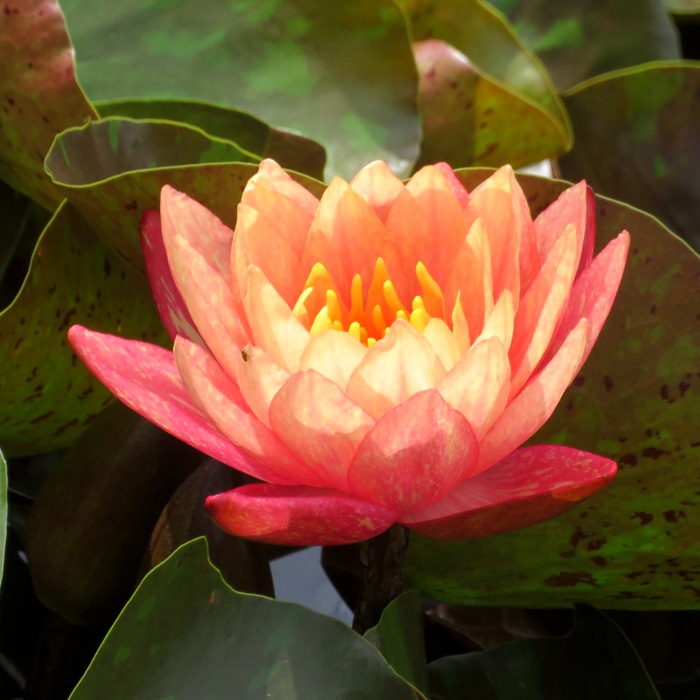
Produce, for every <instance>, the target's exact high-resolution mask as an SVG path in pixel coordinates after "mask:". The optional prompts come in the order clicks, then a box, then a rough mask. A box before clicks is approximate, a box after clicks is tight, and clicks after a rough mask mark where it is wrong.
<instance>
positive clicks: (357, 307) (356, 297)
mask: <svg viewBox="0 0 700 700" xmlns="http://www.w3.org/2000/svg"><path fill="white" fill-rule="evenodd" d="M364 315H365V304H364V300H363V299H362V277H360V275H355V276H354V277H353V278H352V284H351V286H350V315H349V316H348V322H349V323H353V322H354V321H359V320H360V319H362V318H364Z"/></svg>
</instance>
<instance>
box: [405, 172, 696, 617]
mask: <svg viewBox="0 0 700 700" xmlns="http://www.w3.org/2000/svg"><path fill="white" fill-rule="evenodd" d="M485 175H486V174H485V173H478V172H477V171H463V172H462V173H460V178H461V179H462V180H463V182H465V184H466V185H467V187H468V188H470V189H471V188H472V187H473V186H474V185H475V184H476V183H477V182H479V181H480V180H482V179H483V178H484V177H485ZM519 180H520V182H521V184H522V185H523V187H524V189H525V192H526V194H527V196H528V199H529V202H530V205H531V207H532V208H533V209H534V210H535V211H539V210H540V209H542V208H543V207H544V206H545V205H546V204H547V203H548V202H550V201H552V200H553V199H554V198H555V197H556V195H557V194H558V193H559V192H561V191H562V190H563V189H564V187H565V185H564V184H563V183H559V182H555V181H548V180H540V179H538V178H534V177H532V176H520V177H519ZM597 217H598V245H599V246H600V245H603V244H604V243H606V242H607V241H608V240H610V239H611V238H612V237H613V236H615V235H617V233H618V232H619V231H620V230H622V229H623V228H627V229H628V230H629V231H630V233H631V237H632V248H631V251H630V257H629V261H628V264H627V270H626V272H625V277H624V278H623V281H622V286H621V288H620V292H619V294H618V298H617V299H616V301H615V304H614V305H613V309H612V313H611V314H610V318H609V319H608V321H607V323H606V326H605V327H604V328H603V332H602V333H601V336H600V338H599V339H598V342H597V344H596V347H595V349H594V351H593V353H592V354H591V356H590V358H589V359H588V361H587V363H586V364H585V365H584V367H583V369H582V371H581V373H580V374H579V376H578V377H577V378H576V379H575V380H574V383H573V385H572V386H571V387H570V388H569V390H568V391H567V392H566V394H564V397H563V398H562V401H561V402H560V404H559V407H558V408H557V410H556V411H555V413H554V415H553V416H552V418H551V419H550V420H549V421H548V423H547V424H545V426H544V427H543V428H542V429H541V430H540V432H539V433H538V434H537V435H535V437H534V438H533V440H532V442H533V443H548V442H549V443H562V444H566V445H571V446H572V447H577V448H579V449H584V450H588V451H590V452H594V453H597V454H601V455H604V456H606V457H609V458H611V459H614V460H616V461H617V462H618V464H619V468H620V471H619V473H618V475H617V477H616V478H615V479H614V480H613V482H612V483H611V484H610V485H609V486H607V487H606V488H605V489H603V490H602V491H601V492H599V493H597V494H596V495H594V496H592V497H591V498H590V499H588V500H587V501H585V502H584V503H582V504H580V505H579V506H577V507H576V508H574V509H572V510H570V511H568V512H566V513H564V514H562V515H560V516H558V517H557V518H555V519H553V520H550V521H549V522H545V523H541V524H539V525H534V526H532V527H529V528H527V529H525V530H520V531H518V532H512V533H507V534H502V535H494V536H492V537H485V538H482V539H478V540H472V541H468V542H452V543H445V542H437V541H434V540H428V539H425V538H420V537H418V536H415V537H413V538H412V539H411V544H410V546H409V553H408V564H407V569H406V571H407V575H408V577H409V579H410V581H411V582H412V583H413V585H415V586H417V587H418V588H419V589H420V590H422V591H423V592H425V593H427V594H429V595H431V596H433V597H436V598H439V599H441V600H445V601H449V602H455V603H464V604H469V605H506V606H521V607H561V606H564V605H569V604H572V603H573V602H576V601H586V602H590V603H594V604H596V605H600V606H603V607H609V608H631V609H652V608H653V609H655V608H658V607H660V606H663V607H665V608H669V609H671V608H699V607H700V543H699V541H698V537H697V531H698V527H700V501H699V500H698V493H700V470H699V469H698V462H699V460H700V441H699V440H698V435H699V434H700V391H699V390H700V372H698V367H699V366H700V314H698V308H697V299H698V293H700V258H698V256H697V255H696V254H695V253H694V252H693V251H692V250H690V249H689V248H688V246H687V245H686V244H685V243H683V241H681V240H680V239H678V238H676V237H675V236H674V235H673V234H671V233H670V232H669V231H668V230H666V229H665V228H664V227H663V226H662V225H661V224H660V223H659V222H658V221H657V220H655V219H654V218H652V217H651V216H649V215H647V214H644V213H643V212H640V211H638V210H635V209H633V208H632V207H629V206H626V205H624V204H621V203H619V202H614V201H612V200H608V199H605V198H603V197H599V198H598V200H597Z"/></svg>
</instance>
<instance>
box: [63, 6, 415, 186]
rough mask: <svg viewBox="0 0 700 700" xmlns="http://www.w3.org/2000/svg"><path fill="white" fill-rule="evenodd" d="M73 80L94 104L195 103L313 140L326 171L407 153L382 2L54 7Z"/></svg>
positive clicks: (405, 166)
mask: <svg viewBox="0 0 700 700" xmlns="http://www.w3.org/2000/svg"><path fill="white" fill-rule="evenodd" d="M61 7H62V9H63V11H64V13H65V15H66V18H67V24H68V27H69V30H70V34H71V38H72V40H73V43H74V45H75V48H76V57H77V71H78V76H79V79H80V82H81V84H82V85H83V87H84V88H85V91H86V93H87V94H88V95H89V96H90V97H91V98H92V99H93V100H96V101H100V102H102V101H108V100H115V99H118V100H125V99H134V98H147V99H153V98H163V99H173V98H175V99H188V100H189V99H195V100H202V101H205V102H209V103H212V104H216V105H221V106H224V107H235V108H238V109H243V110H246V111H249V112H251V113H254V114H255V115H257V116H259V117H260V118H262V119H263V120H264V121H266V122H267V123H268V124H270V125H272V126H275V127H283V128H287V129H293V130H296V131H299V132H300V133H302V134H304V135H306V136H309V137H311V138H314V139H317V140H318V141H319V142H320V143H321V144H323V145H324V146H325V147H326V148H327V150H328V165H329V170H330V172H331V174H342V175H345V176H347V177H349V176H351V175H354V173H355V172H357V171H358V170H359V169H360V168H361V167H362V166H363V165H365V164H366V163H367V162H369V161H370V160H374V159H377V158H381V159H383V160H386V161H387V162H388V163H389V164H390V165H391V167H392V168H393V169H395V171H397V172H402V173H408V171H409V170H410V166H411V164H412V162H413V161H414V160H415V158H416V156H417V154H418V138H419V123H418V114H417V110H416V105H415V91H416V72H415V65H414V63H413V57H412V55H411V47H410V42H409V38H408V33H407V29H406V23H405V19H404V17H403V15H402V14H401V12H400V11H399V9H398V8H397V7H396V6H395V5H394V3H393V2H392V1H391V0H355V2H352V3H341V4H335V3H326V2H319V1H318V0H300V1H299V2H293V3H289V2H286V3H285V2H280V0H257V1H256V2H248V1H247V2H235V3H222V2H219V0H202V1H201V2H199V3H196V4H195V3H192V2H188V1H187V0H171V1H169V2H167V3H160V2H157V3H155V2H154V3H144V2H141V0H123V1H122V2H119V3H117V4H115V3H97V4H96V3H94V2H90V1H85V0H64V1H63V2H62V3H61Z"/></svg>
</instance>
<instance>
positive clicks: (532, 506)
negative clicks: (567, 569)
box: [400, 445, 617, 540]
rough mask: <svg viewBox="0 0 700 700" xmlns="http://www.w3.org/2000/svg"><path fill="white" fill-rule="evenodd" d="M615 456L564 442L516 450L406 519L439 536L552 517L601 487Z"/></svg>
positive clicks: (484, 532) (488, 531) (482, 533)
mask: <svg viewBox="0 0 700 700" xmlns="http://www.w3.org/2000/svg"><path fill="white" fill-rule="evenodd" d="M616 471H617V469H616V465H615V462H613V461H611V460H609V459H605V458H604V457H599V456H598V455H594V454H591V453H590V452H582V451H581V450H576V449H574V448H572V447H563V446H561V445H532V446H529V447H522V448H520V449H519V450H515V452H512V453H511V454H510V455H509V456H508V457H506V458H505V459H504V460H502V461H501V462H499V463H498V464H496V465H494V466H493V467H491V469H488V470H487V471H485V472H482V473H481V474H479V475H478V476H476V477H474V478H473V479H468V480H466V481H463V482H462V483H461V484H459V485H458V486H457V487H455V488H454V489H453V490H452V492H451V493H450V494H448V496H447V497H445V498H444V499H442V501H439V502H437V503H434V504H433V505H432V506H428V507H427V508H424V509H422V510H420V511H418V512H416V513H411V514H410V515H409V516H403V517H402V518H401V521H400V522H402V523H403V524H404V525H406V526H407V527H409V528H411V529H412V530H417V531H418V532H420V533H421V534H422V535H425V536H427V537H434V538H436V539H441V540H464V539H472V538H475V537H486V536H488V535H495V534H498V533H499V532H509V531H510V530H518V529H520V528H523V527H528V526H529V525H534V524H535V523H539V522H542V521H543V520H548V519H549V518H553V517H554V516H555V515H558V514H559V513H561V512H563V511H565V510H568V509H569V508H571V507H572V506H574V505H576V504H577V503H579V502H580V501H582V500H583V499H584V498H588V497H589V496H591V495H592V494H594V493H595V492H596V491H598V490H599V489H601V488H602V487H603V486H605V485H606V484H607V483H609V482H610V480H611V479H612V478H613V477H614V476H615V473H616Z"/></svg>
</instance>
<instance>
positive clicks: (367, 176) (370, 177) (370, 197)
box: [350, 160, 405, 222]
mask: <svg viewBox="0 0 700 700" xmlns="http://www.w3.org/2000/svg"><path fill="white" fill-rule="evenodd" d="M350 186H351V187H352V189H353V190H355V192H357V194H359V195H360V196H361V197H362V199H364V200H365V201H366V202H367V204H369V206H370V207H372V209H373V210H374V213H375V214H376V215H377V216H378V217H379V220H380V221H382V222H385V221H386V217H387V216H388V214H389V210H390V209H391V206H392V205H393V203H394V201H395V200H396V198H397V197H399V196H400V195H401V194H402V193H403V191H404V189H405V188H404V184H403V182H401V180H399V178H398V177H396V175H394V173H392V172H391V170H390V168H389V166H388V165H387V164H386V163H384V162H383V161H380V160H377V161H375V162H374V163H370V164H369V165H366V166H365V167H364V168H362V170H360V172H359V173H357V175H355V177H354V178H353V179H352V180H351V181H350Z"/></svg>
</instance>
